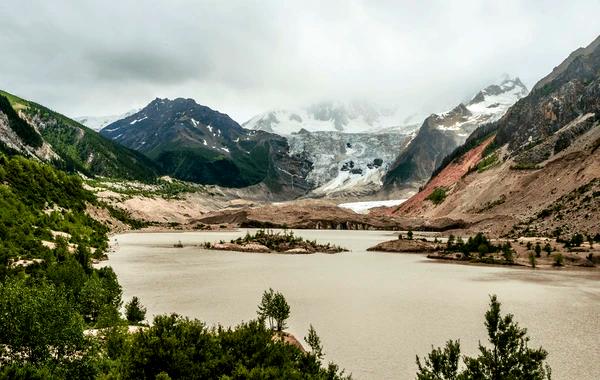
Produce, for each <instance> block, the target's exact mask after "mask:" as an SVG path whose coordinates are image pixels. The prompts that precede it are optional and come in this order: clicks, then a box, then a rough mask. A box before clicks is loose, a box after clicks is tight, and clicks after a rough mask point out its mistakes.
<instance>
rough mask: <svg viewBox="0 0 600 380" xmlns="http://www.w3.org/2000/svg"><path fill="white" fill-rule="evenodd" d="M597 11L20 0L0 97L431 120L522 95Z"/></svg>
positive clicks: (573, 6) (578, 6) (76, 106)
mask: <svg viewBox="0 0 600 380" xmlns="http://www.w3.org/2000/svg"><path fill="white" fill-rule="evenodd" d="M598 14H600V3H599V2H597V1H572V2H560V1H551V2H547V1H544V2H541V1H539V2H538V1H527V0H522V1H516V0H515V1H510V0H509V1H504V2H501V3H500V2H481V1H459V2H447V1H424V2H418V3H413V2H397V1H366V0H364V1H361V0H333V1H327V2H322V1H312V0H308V1H276V0H266V1H235V0H228V1H216V0H215V1H183V0H174V1H167V0H163V1H160V0H154V1H147V2H139V1H133V0H121V1H114V2H110V1H88V0H79V1H77V2H73V1H66V0H55V1H52V2H49V1H43V0H37V1H35V0H23V1H21V2H19V4H18V6H16V5H15V3H10V2H3V3H2V4H0V46H2V51H3V55H2V59H1V60H0V87H1V88H3V89H6V90H7V91H12V92H15V93H18V94H19V95H21V96H24V97H27V98H32V99H34V100H36V101H38V102H40V103H44V104H47V105H49V106H50V107H52V108H54V109H56V110H58V111H61V112H64V113H66V114H68V115H72V116H76V115H82V114H91V115H102V114H114V113H119V112H123V111H126V110H128V109H130V108H132V107H139V106H143V105H144V104H145V103H146V102H148V101H150V100H151V99H152V98H154V97H156V96H160V97H177V96H184V97H193V98H195V99H197V100H198V101H199V102H201V103H203V104H206V105H208V106H211V107H213V108H216V109H219V110H221V111H222V112H226V113H228V114H230V115H231V116H232V117H234V118H235V119H236V120H238V121H240V122H243V121H245V120H246V119H248V118H250V117H251V116H253V114H255V113H258V112H262V111H265V110H268V109H271V108H278V107H288V106H295V105H302V104H307V103H312V102H315V101H320V100H325V99H340V100H351V99H366V100H371V101H374V102H377V103H384V104H385V105H395V106H399V107H401V109H402V110H403V111H404V112H405V113H406V114H407V115H408V114H412V113H414V112H437V111H443V110H445V109H446V108H448V107H451V106H452V105H454V104H456V103H457V102H458V101H461V100H464V99H465V98H467V97H468V96H470V95H472V94H473V93H474V92H476V91H477V90H478V89H479V88H481V87H482V86H484V85H486V84H487V83H489V82H490V81H493V80H495V79H496V78H498V77H499V76H500V75H501V74H503V73H509V74H511V75H518V76H520V77H521V78H522V79H523V80H524V82H525V83H526V84H527V85H528V86H529V87H531V86H532V85H533V84H534V83H535V81H537V80H538V79H539V78H540V77H542V76H543V75H545V74H546V73H548V72H549V71H551V69H552V68H553V67H554V66H556V65H557V64H558V63H559V62H560V61H561V60H562V59H564V58H565V57H566V56H567V55H568V54H569V53H570V52H571V51H572V50H574V49H576V48H577V47H579V46H584V45H586V44H587V43H589V42H591V41H592V40H593V39H594V38H595V37H596V35H597V33H598V30H597V20H596V17H597V15H598Z"/></svg>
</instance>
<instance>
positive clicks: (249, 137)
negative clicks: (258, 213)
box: [100, 98, 310, 193]
mask: <svg viewBox="0 0 600 380" xmlns="http://www.w3.org/2000/svg"><path fill="white" fill-rule="evenodd" d="M100 133H101V134H102V135H103V136H105V137H107V138H109V139H112V140H114V141H115V142H117V143H119V144H122V145H124V146H127V147H129V148H131V149H135V150H137V151H139V152H141V153H143V154H145V155H146V156H147V157H149V158H151V159H152V160H154V161H156V162H157V163H158V164H159V165H160V166H161V168H162V170H163V172H165V173H167V174H170V175H172V176H174V177H176V178H179V179H183V180H187V181H193V182H198V183H204V184H217V185H222V186H227V187H244V186H249V185H254V184H258V183H261V182H264V183H265V184H267V185H269V186H270V187H271V188H272V189H274V190H276V191H283V189H284V188H286V189H289V190H292V189H293V191H294V192H299V193H303V192H305V191H306V190H307V189H308V188H309V187H310V185H309V184H308V183H307V182H306V180H305V177H306V174H307V173H308V171H309V170H310V162H308V161H307V160H306V159H305V158H304V157H302V156H300V155H292V156H290V155H289V154H288V153H289V147H288V145H287V141H286V140H285V138H283V137H280V136H277V135H273V134H271V133H267V132H263V131H249V130H247V129H244V128H242V127H241V126H240V125H239V124H238V123H236V122H235V121H234V120H232V119H231V118H230V117H229V116H227V115H225V114H222V113H220V112H217V111H214V110H212V109H210V108H208V107H205V106H202V105H199V104H197V103H196V102H195V101H194V100H193V99H183V98H178V99H174V100H169V99H155V100H154V101H152V102H151V103H150V104H148V105H147V106H146V107H144V108H143V109H142V110H140V111H139V112H137V113H135V114H133V115H131V116H128V117H126V118H125V119H122V120H119V121H116V122H114V123H112V124H110V125H108V126H106V127H105V128H103V129H102V130H101V131H100Z"/></svg>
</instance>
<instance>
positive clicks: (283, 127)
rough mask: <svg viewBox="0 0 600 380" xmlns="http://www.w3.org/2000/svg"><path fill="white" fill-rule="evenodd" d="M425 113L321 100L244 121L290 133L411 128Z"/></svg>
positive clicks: (249, 124)
mask: <svg viewBox="0 0 600 380" xmlns="http://www.w3.org/2000/svg"><path fill="white" fill-rule="evenodd" d="M420 120H422V115H418V114H415V115H410V116H409V117H406V115H401V114H400V113H399V112H398V111H397V110H394V109H387V108H380V107H376V106H373V105H371V104H368V103H365V102H352V103H342V102H322V103H316V104H313V105H311V106H309V107H305V108H301V109H293V110H274V111H270V112H266V113H263V114H260V115H257V116H255V117H253V118H252V119H250V120H248V121H247V122H245V123H244V124H242V126H243V127H245V128H248V129H255V130H262V131H266V132H271V133H276V134H278V135H282V136H289V135H291V134H292V133H296V132H299V131H300V130H302V129H304V130H306V131H309V132H345V133H367V132H368V133H377V132H393V131H395V132H403V133H406V132H411V131H414V130H415V129H417V127H418V123H419V121H420Z"/></svg>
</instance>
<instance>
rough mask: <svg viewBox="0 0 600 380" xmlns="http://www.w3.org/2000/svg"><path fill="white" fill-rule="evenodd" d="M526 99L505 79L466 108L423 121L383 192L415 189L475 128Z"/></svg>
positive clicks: (517, 85) (520, 88) (524, 91)
mask: <svg viewBox="0 0 600 380" xmlns="http://www.w3.org/2000/svg"><path fill="white" fill-rule="evenodd" d="M525 95H527V88H526V87H525V85H524V84H523V83H522V82H521V81H520V80H519V78H514V79H512V78H508V77H507V78H504V79H503V80H502V81H501V82H500V83H498V84H492V85H490V86H488V87H486V88H484V89H483V90H481V91H479V92H478V93H477V94H476V95H475V96H474V97H473V98H472V99H471V100H470V101H469V102H468V103H467V104H463V103H461V104H459V105H458V106H456V107H455V108H453V109H452V110H450V111H448V112H445V113H442V114H440V115H436V114H433V115H431V116H429V117H428V118H426V119H425V121H424V122H423V124H422V126H421V128H419V131H418V133H417V135H416V136H415V138H414V139H413V140H412V141H411V142H410V144H409V145H408V147H406V149H404V150H401V152H400V154H399V155H398V157H397V159H396V160H395V162H394V163H393V164H392V165H391V167H390V170H389V171H388V173H387V174H386V176H385V179H384V186H385V189H386V190H387V191H393V190H394V189H406V188H408V189H414V188H417V187H418V186H419V185H420V184H422V183H423V182H425V181H426V180H427V179H428V178H429V177H430V176H431V173H432V172H433V171H434V170H435V169H436V168H437V167H438V166H439V165H440V164H441V162H442V160H443V158H444V157H446V156H447V155H448V154H450V153H451V152H452V151H453V150H454V149H455V148H456V147H458V146H459V145H461V144H462V143H464V142H465V140H466V138H467V137H468V136H469V134H471V133H472V132H473V131H474V130H475V128H477V127H478V126H480V125H482V124H485V123H491V122H493V121H495V120H498V119H499V118H500V117H502V115H504V113H505V112H506V111H507V110H508V108H509V107H510V106H512V105H513V104H514V103H515V102H516V101H517V100H519V99H520V98H522V97H524V96H525Z"/></svg>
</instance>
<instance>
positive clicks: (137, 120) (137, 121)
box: [129, 116, 148, 125]
mask: <svg viewBox="0 0 600 380" xmlns="http://www.w3.org/2000/svg"><path fill="white" fill-rule="evenodd" d="M147 118H148V116H144V117H143V118H141V119H136V120H134V121H132V122H131V123H129V125H134V124H135V123H139V122H140V121H143V120H146V119H147Z"/></svg>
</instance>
